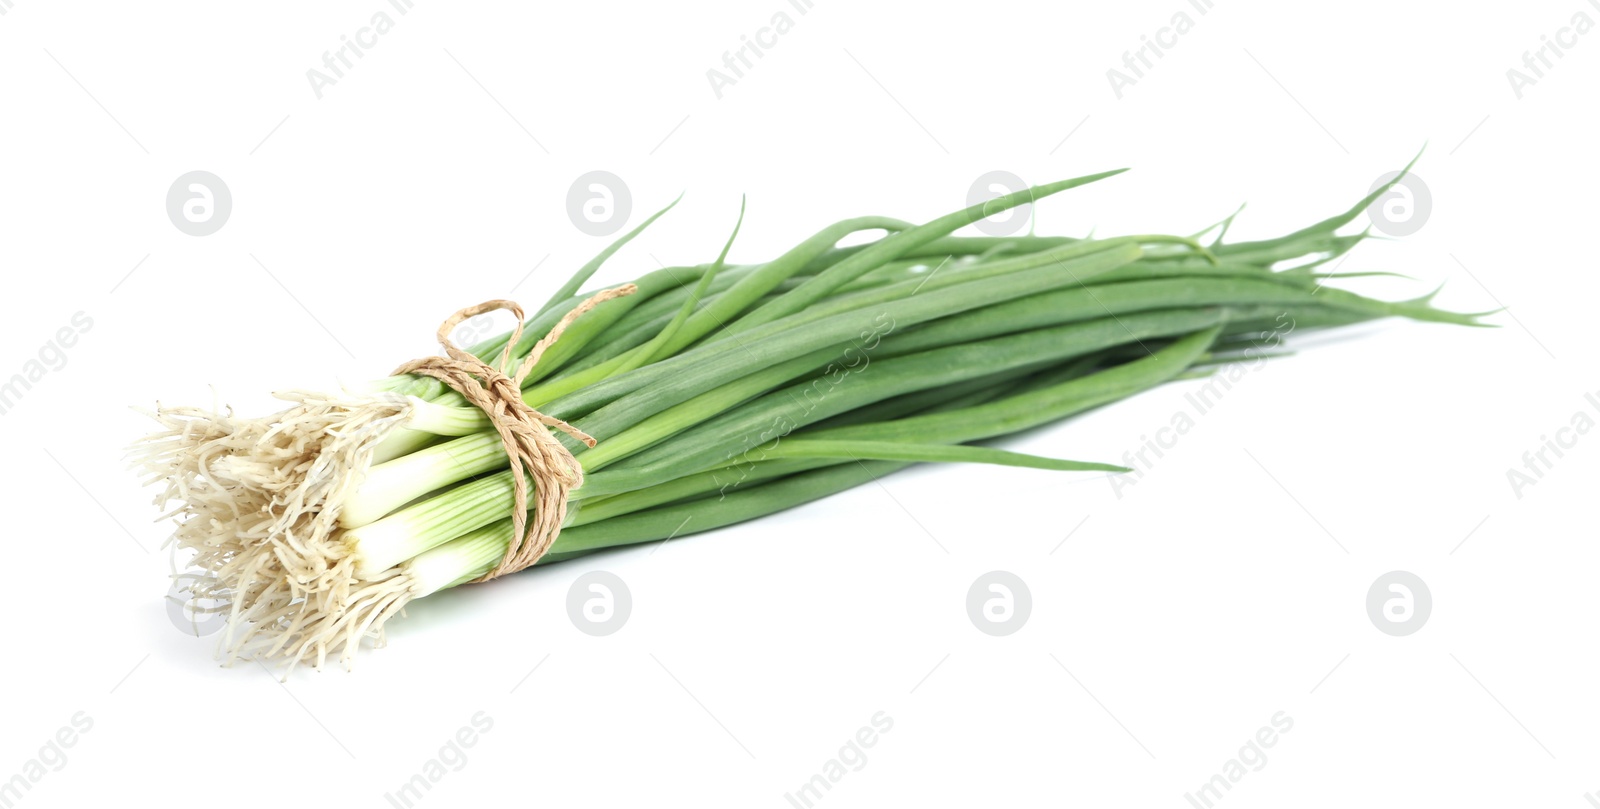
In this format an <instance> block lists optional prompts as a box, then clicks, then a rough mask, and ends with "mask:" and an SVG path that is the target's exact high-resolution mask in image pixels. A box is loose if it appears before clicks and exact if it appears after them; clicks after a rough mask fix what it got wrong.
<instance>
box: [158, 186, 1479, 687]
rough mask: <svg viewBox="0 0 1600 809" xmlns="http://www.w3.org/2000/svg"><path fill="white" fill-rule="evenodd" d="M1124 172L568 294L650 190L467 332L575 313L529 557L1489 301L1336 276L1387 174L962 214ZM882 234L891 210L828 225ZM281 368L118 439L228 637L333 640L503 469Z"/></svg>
mask: <svg viewBox="0 0 1600 809" xmlns="http://www.w3.org/2000/svg"><path fill="white" fill-rule="evenodd" d="M1409 168H1410V167H1409V166H1408V167H1407V169H1409ZM1118 173H1120V172H1118V171H1111V172H1104V173H1100V174H1092V175H1088V176H1085V177H1078V178H1075V179H1071V180H1064V181H1061V182H1056V183H1050V184H1046V185H1041V186H1036V187H1034V188H1030V189H1027V190H1024V191H1021V192H1018V193H1014V194H1009V195H1006V196H1003V197H999V198H997V199H994V200H990V201H988V202H986V203H983V204H981V205H976V206H973V207H970V208H966V209H964V210H960V211H956V212H954V213H951V214H949V215H947V216H943V217H940V218H938V219H934V220H933V221H931V222H927V223H924V224H920V225H918V224H912V223H909V222H904V221H901V220H897V219H891V218H885V217H859V218H855V219H846V220H844V221H841V222H838V223H836V224H833V225H830V226H828V227H825V228H823V229H821V230H819V231H817V232H816V233H815V234H814V235H812V236H810V237H809V238H807V239H805V240H803V241H801V242H800V243H798V244H797V245H795V246H794V247H793V248H792V249H790V250H789V251H787V252H785V253H783V254H782V255H780V256H778V257H776V258H774V259H772V260H770V261H767V262H763V263H756V264H744V265H730V264H728V263H727V260H726V259H727V255H728V253H729V250H730V248H731V246H732V244H733V242H734V238H735V237H736V236H737V233H738V226H737V225H736V226H735V228H734V231H733V235H730V236H729V237H728V239H727V241H726V242H725V243H724V245H723V247H722V250H721V253H720V255H718V256H717V257H716V259H715V260H713V261H711V262H709V263H706V264H701V265H694V266H678V267H665V268H662V269H660V270H658V271H655V272H651V273H648V274H646V275H644V276H641V277H639V278H637V279H635V280H634V281H633V282H631V285H630V286H629V288H628V289H626V290H624V291H627V292H629V293H630V294H625V295H622V296H620V297H615V298H613V299H610V300H606V301H604V302H602V303H599V304H598V305H594V306H593V307H592V308H588V309H587V310H586V311H584V312H583V313H582V314H581V316H578V317H576V318H575V319H573V318H570V317H569V314H571V313H574V310H577V309H578V308H579V307H580V306H582V305H584V302H585V301H588V300H589V299H590V298H591V297H592V296H593V295H594V294H595V293H596V292H597V291H599V290H590V289H586V286H587V285H589V282H590V279H591V278H592V276H593V275H594V274H595V273H596V272H597V271H598V270H599V269H600V268H601V266H602V265H603V264H604V262H605V261H606V260H607V259H609V258H610V257H611V256H612V255H613V254H614V253H616V252H617V251H618V250H620V249H621V248H622V247H623V246H625V245H626V244H627V243H628V242H629V241H630V240H632V239H633V238H634V237H636V236H637V235H638V234H639V233H640V232H642V231H643V230H644V229H645V228H646V227H649V226H650V225H651V224H652V223H654V222H655V221H656V220H657V219H658V218H660V217H661V216H663V215H664V214H665V213H667V211H668V210H670V209H671V208H672V206H673V205H675V204H676V202H674V203H673V204H672V205H668V206H666V208H663V209H662V210H661V211H658V212H657V213H655V214H654V215H653V216H651V217H649V218H648V219H647V220H645V221H644V222H643V223H642V224H641V225H639V227H637V228H635V229H634V230H633V231H631V232H629V233H627V234H625V235H624V236H622V237H621V238H619V239H617V240H616V241H615V242H614V243H612V244H611V245H609V246H608V247H607V248H606V249H605V250H604V251H602V252H601V253H600V254H599V255H597V256H596V257H595V258H594V259H593V260H591V261H590V262H588V263H587V264H585V265H584V266H583V267H581V268H580V269H579V270H578V271H577V272H576V273H575V274H574V275H573V277H572V278H571V279H570V280H569V281H568V282H567V283H566V284H565V285H564V286H563V287H562V288H561V289H560V290H559V291H557V292H556V293H555V295H553V296H552V297H551V299H550V300H549V301H547V302H545V304H544V305H543V306H541V307H540V308H539V309H538V311H537V312H536V313H533V314H532V315H531V316H530V317H529V318H528V319H527V321H526V322H525V323H524V324H523V328H522V329H521V334H520V337H518V338H517V339H515V341H513V339H512V334H511V333H507V334H502V335H499V336H497V337H495V338H492V339H490V340H487V341H485V342H483V343H481V344H479V345H476V346H473V347H471V349H470V351H471V353H472V354H473V355H475V356H476V357H478V358H479V359H480V360H482V361H483V362H485V363H490V364H495V365H496V366H497V367H502V368H512V367H516V366H517V365H520V364H521V363H522V360H523V359H524V358H525V357H527V356H528V355H529V352H530V351H533V350H535V344H536V343H537V342H539V340H540V338H542V337H544V336H545V335H546V333H547V332H549V331H550V330H551V329H552V328H553V327H555V326H556V325H557V324H558V323H562V322H563V320H566V321H567V322H566V324H565V330H564V332H563V333H562V334H561V336H560V337H559V339H557V340H556V341H555V342H554V343H551V344H550V345H548V347H541V348H542V353H541V354H539V355H538V359H537V362H536V363H535V364H534V365H533V366H532V369H531V372H530V373H528V374H527V375H526V377H525V378H524V379H523V380H522V386H521V391H522V399H523V401H524V402H525V403H526V404H527V405H529V406H531V407H532V408H534V409H536V410H537V411H538V412H540V413H542V414H545V415H547V416H552V417H555V418H558V419H562V420H565V421H566V422H568V423H570V424H571V425H573V426H574V427H576V428H577V429H579V430H581V431H583V432H584V433H587V434H588V435H589V436H592V437H593V438H594V439H595V440H596V444H595V445H594V446H593V447H589V446H587V445H585V444H584V443H581V442H579V441H577V440H574V439H572V438H570V437H569V436H567V435H564V434H559V433H558V434H556V435H557V437H558V438H559V439H560V440H561V441H562V443H563V444H564V445H565V447H566V449H567V450H568V451H569V452H570V453H571V455H572V458H573V460H574V461H575V463H576V464H577V465H578V466H579V467H580V470H581V473H582V475H583V481H584V482H583V484H582V485H581V486H579V487H577V488H575V489H573V490H571V492H570V493H569V496H568V498H567V505H568V512H567V517H566V519H565V522H564V523H563V524H562V526H561V530H560V533H559V534H558V535H557V536H556V538H555V541H554V544H553V545H552V546H551V547H550V548H549V550H548V552H547V553H545V554H544V555H543V556H542V557H541V558H539V559H538V562H537V564H539V565H544V564H552V563H555V562H560V561H564V560H569V559H574V558H578V557H581V556H584V555H587V554H590V553H594V552H596V551H601V550H604V549H607V548H615V547H621V546H626V545H630V544H635V543H641V542H650V541H655V540H661V539H663V538H666V537H669V536H673V535H675V534H677V535H681V534H689V533H695V532H698V531H706V530H710V529H713V528H718V527H721V526H725V525H730V524H733V523H737V522H741V521H744V520H749V519H754V518H756V517H761V516H764V515H767V514H772V513H775V512H778V511H781V510H783V509H787V508H790V507H792V506H796V505H799V504H801V503H806V502H809V501H812V500H816V499H819V498H822V497H826V496H828V495H830V494H833V493H835V492H839V491H843V490H845V489H848V488H851V487H853V486H858V485H861V484H863V483H866V482H868V481H871V480H874V479H876V478H879V477H881V476H883V475H886V474H889V473H891V472H893V471H895V470H898V469H901V468H903V467H905V466H908V465H910V464H914V463H927V462H944V461H958V462H973V463H987V464H998V465H1007V466H1019V467H1027V468H1034V469H1043V470H1053V471H1065V472H1100V473H1113V474H1115V473H1121V472H1126V471H1128V470H1126V469H1125V468H1123V467H1120V466H1116V465H1112V464H1104V463H1094V462H1087V461H1070V460H1058V459H1052V458H1044V457H1038V456H1033V455H1026V454H1021V453H1016V452H1010V451H1007V450H1004V449H1000V448H996V447H993V446H989V445H987V444H984V443H980V442H986V441H989V440H991V439H995V438H999V437H1002V436H1006V435H1010V434H1013V433H1016V432H1019V431H1022V430H1027V429H1029V428H1032V427H1036V426H1039V425H1042V424H1048V423H1052V422H1056V421H1060V420H1062V419H1066V418H1069V417H1071V416H1073V415H1075V414H1078V413H1082V412H1084V411H1085V410H1089V409H1092V408H1097V407H1100V406H1103V405H1107V404H1110V403H1112V402H1116V401H1118V400H1120V399H1124V398H1127V397H1129V396H1133V395H1135V394H1137V393H1140V392H1142V391H1146V390H1149V389H1151V388H1153V387H1156V386H1158V385H1161V384H1163V383H1166V382H1170V381H1173V380H1179V379H1187V378H1192V377H1195V376H1200V375H1204V374H1207V373H1210V372H1212V371H1214V370H1215V369H1216V368H1217V367H1218V366H1219V365H1221V364H1225V363H1228V362H1236V361H1244V360H1250V361H1255V360H1258V359H1260V358H1261V357H1262V356H1265V355H1263V354H1262V349H1263V347H1264V346H1265V345H1270V346H1273V347H1276V346H1277V345H1278V344H1279V343H1280V342H1281V338H1282V336H1283V335H1284V334H1285V333H1286V332H1287V331H1291V330H1292V331H1294V332H1295V333H1300V332H1306V331H1313V330H1319V329H1327V328H1336V327H1340V326H1346V325H1350V324H1355V323H1361V322H1365V321H1370V320H1374V319H1378V318H1384V317H1404V318H1409V319H1413V320H1419V321H1429V322H1437V323H1451V324H1459V325H1482V324H1481V323H1480V319H1481V318H1482V317H1483V316H1484V315H1485V314H1489V313H1477V314H1460V313H1454V312H1448V311H1444V310H1441V309H1438V308H1436V307H1434V306H1433V305H1432V304H1431V303H1430V299H1431V297H1432V296H1431V295H1429V296H1424V297H1419V298H1415V299H1411V300H1402V301H1382V300H1376V299H1373V298H1368V297H1365V296H1361V295H1358V294H1355V293H1353V292H1349V291H1345V290H1342V289H1338V288H1335V287H1332V286H1329V282H1330V281H1333V280H1335V279H1338V278H1341V277H1347V276H1348V274H1347V275H1339V274H1335V273H1330V272H1327V271H1325V269H1324V268H1325V267H1326V266H1327V264H1328V262H1330V261H1332V260H1334V259H1337V258H1338V257H1340V256H1342V255H1344V254H1345V253H1347V252H1348V251H1349V250H1351V249H1353V248H1354V247H1355V246H1356V245H1358V244H1359V243H1360V242H1362V241H1363V240H1364V239H1365V238H1367V234H1366V233H1365V232H1361V233H1355V234H1343V235H1341V234H1340V233H1339V231H1341V230H1343V229H1344V228H1345V227H1346V226H1347V225H1349V224H1350V223H1351V222H1353V221H1354V220H1355V219H1356V217H1358V216H1359V215H1360V214H1361V212H1362V211H1363V210H1365V209H1366V208H1367V206H1368V205H1370V204H1371V203H1372V202H1373V201H1374V200H1376V199H1378V198H1379V197H1380V196H1381V195H1382V194H1383V193H1385V192H1386V191H1388V189H1389V188H1390V187H1392V185H1393V184H1394V183H1397V182H1399V181H1400V179H1401V178H1403V177H1404V173H1402V174H1401V175H1400V176H1399V177H1396V178H1395V179H1394V180H1392V181H1391V182H1390V183H1389V184H1387V185H1385V186H1383V187H1380V188H1378V189H1377V190H1375V191H1373V192H1372V193H1371V194H1370V195H1369V196H1367V197H1366V198H1364V199H1362V200H1361V201H1360V202H1358V203H1357V204H1356V205H1354V206H1352V207H1351V208H1349V209H1348V210H1346V211H1344V212H1342V213H1340V214H1338V215H1337V216H1333V217H1331V218H1328V219H1326V220H1323V221H1321V222H1317V223H1316V224H1313V225H1310V226H1308V227H1305V228H1302V229H1300V230H1297V231H1295V232H1293V233H1290V234H1287V235H1285V236H1282V237H1279V238H1275V239H1269V240H1264V241H1249V242H1228V241H1226V236H1227V232H1228V229H1229V227H1230V226H1231V224H1232V222H1233V219H1234V217H1231V216H1230V217H1228V218H1227V219H1225V220H1223V221H1222V222H1219V223H1218V224H1217V225H1214V226H1212V227H1211V228H1208V229H1206V230H1205V231H1202V232H1201V233H1198V234H1194V235H1191V236H1172V235H1156V234H1146V235H1130V236H1118V237H1110V238H1082V239H1078V238H1067V237H1049V236H1037V235H1032V234H1030V235H1026V236H1015V237H970V236H957V235H955V233H956V231H958V230H959V229H961V228H962V227H965V226H967V225H970V224H973V223H975V222H977V221H979V220H980V219H982V218H984V217H986V216H991V215H994V214H996V213H999V212H1001V211H1004V210H1006V209H1009V208H1013V207H1016V206H1018V205H1022V204H1027V203H1032V202H1036V201H1038V200H1040V199H1043V198H1045V197H1048V196H1051V195H1054V194H1057V193H1060V192H1062V191H1066V190H1068V189H1072V188H1076V187H1079V186H1082V185H1086V184H1089V183H1093V182H1097V181H1099V180H1102V179H1105V178H1108V177H1111V176H1113V175H1115V174H1118ZM1235 215H1237V214H1235ZM743 217H744V212H743V209H742V208H741V211H740V217H739V221H740V223H742V221H743ZM872 232H880V233H881V234H882V235H881V236H880V237H879V238H876V239H875V240H872V241H870V242H868V243H866V244H861V245H856V246H851V247H839V246H838V243H839V242H840V241H841V240H844V239H846V238H847V237H852V236H856V235H857V234H862V233H872ZM1211 234H1214V235H1211ZM1208 235H1210V239H1209V242H1205V241H1202V239H1203V238H1205V237H1207V236H1208ZM502 358H505V359H506V360H507V362H505V363H504V364H503V365H500V362H501V360H502ZM277 395H278V396H279V397H281V398H283V399H285V400H287V401H289V402H291V403H292V406H291V407H289V408H288V409H286V410H284V411H281V412H279V413H274V414H272V415H270V416H267V417H262V418H243V417H239V416H236V415H234V414H232V413H231V412H224V413H217V412H212V411H209V410H204V409H200V408H173V407H166V408H161V407H158V408H157V410H156V411H154V412H153V413H152V415H153V416H154V417H155V418H156V419H157V420H158V421H159V422H160V423H161V424H162V430H161V431H160V432H158V433H156V434H154V435H151V436H149V437H147V438H146V439H144V440H143V441H141V442H140V443H138V444H136V445H135V449H134V457H135V461H136V464H137V465H138V466H140V467H141V468H142V469H143V471H144V472H145V473H146V477H147V481H148V482H151V483H157V484H160V486H161V491H160V493H159V494H158V495H157V498H156V501H157V504H158V505H159V506H161V507H162V508H163V509H164V511H165V513H166V516H169V517H171V518H173V520H174V521H175V525H176V528H175V530H174V533H173V536H172V539H171V540H170V545H171V547H172V548H173V550H174V552H177V551H184V552H188V553H190V554H192V559H191V560H190V564H191V565H193V566H194V567H197V568H199V569H200V570H201V571H202V572H203V573H204V579H203V581H204V584H202V585H201V586H199V587H197V588H193V589H195V590H196V596H197V597H202V598H207V599H214V600H217V601H220V602H223V603H225V604H226V605H227V606H226V607H224V608H222V609H224V610H225V611H226V613H227V619H228V620H227V629H226V630H225V631H224V632H223V633H222V635H221V639H220V646H219V652H220V653H221V654H222V656H223V657H224V658H225V659H226V660H229V661H232V660H236V659H242V658H257V659H263V660H268V661H281V662H284V663H287V664H288V665H289V666H291V667H292V666H293V665H294V664H296V663H299V662H306V661H308V662H311V663H313V664H315V665H317V666H321V665H323V664H324V663H325V662H326V661H327V659H328V657H329V656H330V655H337V656H338V657H339V658H340V659H341V660H342V661H343V662H344V663H345V664H346V665H348V664H349V662H350V660H351V659H352V656H353V655H354V654H355V652H356V651H357V649H359V648H360V647H361V646H362V644H363V641H367V640H370V641H372V642H374V643H381V642H382V638H383V626H384V624H385V622H386V621H388V620H389V619H390V618H392V617H394V616H395V615H397V614H399V613H400V611H401V610H403V609H404V608H405V607H406V606H407V605H408V604H410V603H411V602H413V601H415V600H417V599H419V598H424V597H427V596H429V595H432V594H434V593H437V592H440V591H442V590H445V589H449V588H452V587H456V586H460V585H462V584H465V583H469V582H474V581H478V580H480V579H482V578H483V577H484V576H485V574H487V573H489V572H490V571H491V570H494V569H495V568H496V566H497V565H498V564H499V563H500V562H501V560H502V559H503V558H505V557H506V555H507V551H508V548H509V547H510V546H511V544H512V540H513V535H512V534H513V528H512V522H513V521H512V518H511V517H512V515H511V511H512V509H513V506H514V502H515V496H514V489H515V484H516V480H515V479H514V478H513V474H514V473H513V472H512V471H511V468H510V465H509V464H510V462H509V459H508V457H507V455H506V452H505V449H504V447H503V444H502V442H501V438H500V436H499V434H498V433H497V432H496V431H495V429H494V426H493V425H492V424H491V422H490V419H489V417H488V416H487V415H486V414H485V413H484V412H483V411H482V410H480V409H479V408H477V407H475V406H473V405H471V404H469V403H468V402H467V401H466V400H465V399H464V398H463V397H462V396H461V395H460V394H459V393H457V392H456V391H454V390H452V389H450V388H449V387H447V386H446V385H445V384H443V383H441V382H440V381H438V380H436V379H433V378H430V377H425V376H419V375H411V374H400V375H395V376H390V377H386V378H384V379H381V380H377V381H375V382H372V383H369V384H367V385H363V386H360V387H358V388H355V389H350V390H345V391H340V392H338V393H335V394H328V393H318V392H312V391H285V392H280V393H279V394H277ZM527 483H528V485H530V486H536V485H537V481H532V480H530V481H528V482H527Z"/></svg>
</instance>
